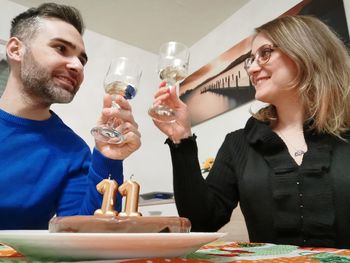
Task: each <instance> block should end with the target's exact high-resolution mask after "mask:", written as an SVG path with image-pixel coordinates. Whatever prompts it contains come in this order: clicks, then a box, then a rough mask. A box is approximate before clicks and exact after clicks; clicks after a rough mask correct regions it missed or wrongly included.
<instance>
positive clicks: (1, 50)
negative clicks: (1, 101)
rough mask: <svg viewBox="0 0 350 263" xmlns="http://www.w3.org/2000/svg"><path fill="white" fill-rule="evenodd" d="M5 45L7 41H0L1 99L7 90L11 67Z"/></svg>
mask: <svg viewBox="0 0 350 263" xmlns="http://www.w3.org/2000/svg"><path fill="white" fill-rule="evenodd" d="M5 45H6V41H5V40H2V39H0V97H1V95H2V93H3V91H4V89H5V85H6V82H7V78H8V75H9V66H8V64H7V60H6V51H5Z"/></svg>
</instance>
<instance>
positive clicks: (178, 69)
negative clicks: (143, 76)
mask: <svg viewBox="0 0 350 263" xmlns="http://www.w3.org/2000/svg"><path fill="white" fill-rule="evenodd" d="M189 57H190V52H189V49H188V48H187V47H186V46H185V45H184V44H182V43H179V42H174V41H171V42H168V43H165V44H163V45H162V46H161V47H160V50H159V57H158V71H159V77H160V79H161V80H164V81H166V86H168V87H169V88H171V87H174V86H175V88H176V89H178V84H179V82H180V81H182V80H183V79H184V78H185V77H186V75H187V70H188V62H189ZM148 114H149V115H150V116H151V117H152V119H154V120H156V121H159V122H168V123H171V122H175V120H176V118H177V113H176V110H175V109H173V108H171V107H170V106H169V105H166V104H165V103H162V104H160V105H156V106H152V107H151V108H150V109H149V111H148Z"/></svg>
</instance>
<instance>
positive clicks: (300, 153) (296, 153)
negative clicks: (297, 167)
mask: <svg viewBox="0 0 350 263" xmlns="http://www.w3.org/2000/svg"><path fill="white" fill-rule="evenodd" d="M276 132H277V131H276ZM277 134H278V135H280V137H281V138H282V139H283V141H284V142H285V144H286V145H287V148H288V146H290V147H292V148H293V150H294V157H299V156H303V155H304V154H305V153H306V151H304V150H303V149H298V148H296V147H294V145H292V144H291V143H288V140H287V138H286V137H285V136H284V135H283V133H282V132H281V131H278V132H277ZM303 134H304V133H303ZM305 146H306V144H304V145H303V148H305Z"/></svg>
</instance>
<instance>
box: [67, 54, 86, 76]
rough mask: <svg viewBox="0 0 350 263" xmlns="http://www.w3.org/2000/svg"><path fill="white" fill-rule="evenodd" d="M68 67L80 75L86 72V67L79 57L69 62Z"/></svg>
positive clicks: (72, 58)
mask: <svg viewBox="0 0 350 263" xmlns="http://www.w3.org/2000/svg"><path fill="white" fill-rule="evenodd" d="M67 67H68V68H69V69H71V70H74V71H77V72H79V73H81V72H83V70H84V66H83V64H82V63H81V61H80V59H79V58H78V57H71V58H70V60H69V62H68V63H67Z"/></svg>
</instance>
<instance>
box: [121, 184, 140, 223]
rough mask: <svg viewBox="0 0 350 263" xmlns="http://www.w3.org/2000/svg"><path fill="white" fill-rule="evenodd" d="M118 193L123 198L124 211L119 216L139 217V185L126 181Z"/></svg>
mask: <svg viewBox="0 0 350 263" xmlns="http://www.w3.org/2000/svg"><path fill="white" fill-rule="evenodd" d="M119 192H120V193H121V195H122V196H125V209H124V211H123V212H121V213H119V216H141V213H139V212H138V211H137V209H138V205H139V192H140V185H139V184H138V183H136V182H135V181H132V180H127V181H126V182H124V183H123V184H122V185H121V186H120V187H119Z"/></svg>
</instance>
